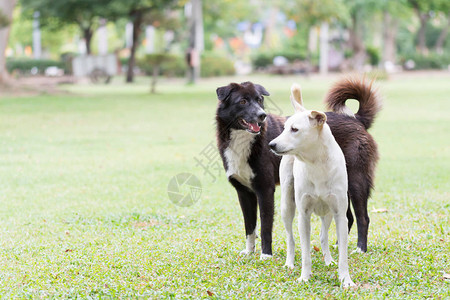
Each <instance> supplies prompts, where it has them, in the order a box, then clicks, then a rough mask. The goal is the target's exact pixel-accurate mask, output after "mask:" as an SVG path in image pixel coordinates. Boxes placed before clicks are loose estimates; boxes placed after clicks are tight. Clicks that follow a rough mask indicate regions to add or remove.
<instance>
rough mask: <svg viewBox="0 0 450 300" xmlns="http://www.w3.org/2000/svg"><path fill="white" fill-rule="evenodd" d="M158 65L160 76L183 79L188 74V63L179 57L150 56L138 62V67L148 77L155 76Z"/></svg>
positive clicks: (171, 55) (167, 55) (170, 55)
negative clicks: (154, 69)
mask: <svg viewBox="0 0 450 300" xmlns="http://www.w3.org/2000/svg"><path fill="white" fill-rule="evenodd" d="M156 65H158V66H159V75H164V76H167V77H182V76H184V75H185V74H186V62H185V61H184V59H183V58H182V57H180V56H178V55H173V54H148V55H146V56H145V57H143V58H142V59H139V60H138V61H137V66H138V67H139V68H140V69H141V70H143V71H144V72H145V73H146V74H148V75H152V74H153V68H154V67H155V66H156Z"/></svg>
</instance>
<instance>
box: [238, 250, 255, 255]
mask: <svg viewBox="0 0 450 300" xmlns="http://www.w3.org/2000/svg"><path fill="white" fill-rule="evenodd" d="M252 253H253V251H250V250H247V249H244V250H242V251H241V252H240V253H239V254H240V255H241V256H247V255H250V254H252Z"/></svg>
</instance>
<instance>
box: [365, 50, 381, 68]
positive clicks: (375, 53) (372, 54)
mask: <svg viewBox="0 0 450 300" xmlns="http://www.w3.org/2000/svg"><path fill="white" fill-rule="evenodd" d="M366 52H367V55H368V56H369V62H370V65H372V66H378V64H379V63H380V49H378V48H377V47H375V46H367V47H366Z"/></svg>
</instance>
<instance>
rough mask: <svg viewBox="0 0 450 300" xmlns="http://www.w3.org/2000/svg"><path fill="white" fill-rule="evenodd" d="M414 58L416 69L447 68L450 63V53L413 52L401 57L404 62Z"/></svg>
mask: <svg viewBox="0 0 450 300" xmlns="http://www.w3.org/2000/svg"><path fill="white" fill-rule="evenodd" d="M408 60H412V61H414V63H415V67H414V69H416V70H426V69H447V68H448V66H449V65H450V53H444V54H438V53H435V52H430V53H428V54H420V53H412V54H407V55H404V56H403V57H402V58H401V61H402V63H405V62H406V61H408Z"/></svg>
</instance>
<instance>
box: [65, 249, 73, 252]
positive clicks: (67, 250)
mask: <svg viewBox="0 0 450 300" xmlns="http://www.w3.org/2000/svg"><path fill="white" fill-rule="evenodd" d="M64 252H66V253H67V252H73V250H72V249H66V251H64Z"/></svg>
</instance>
